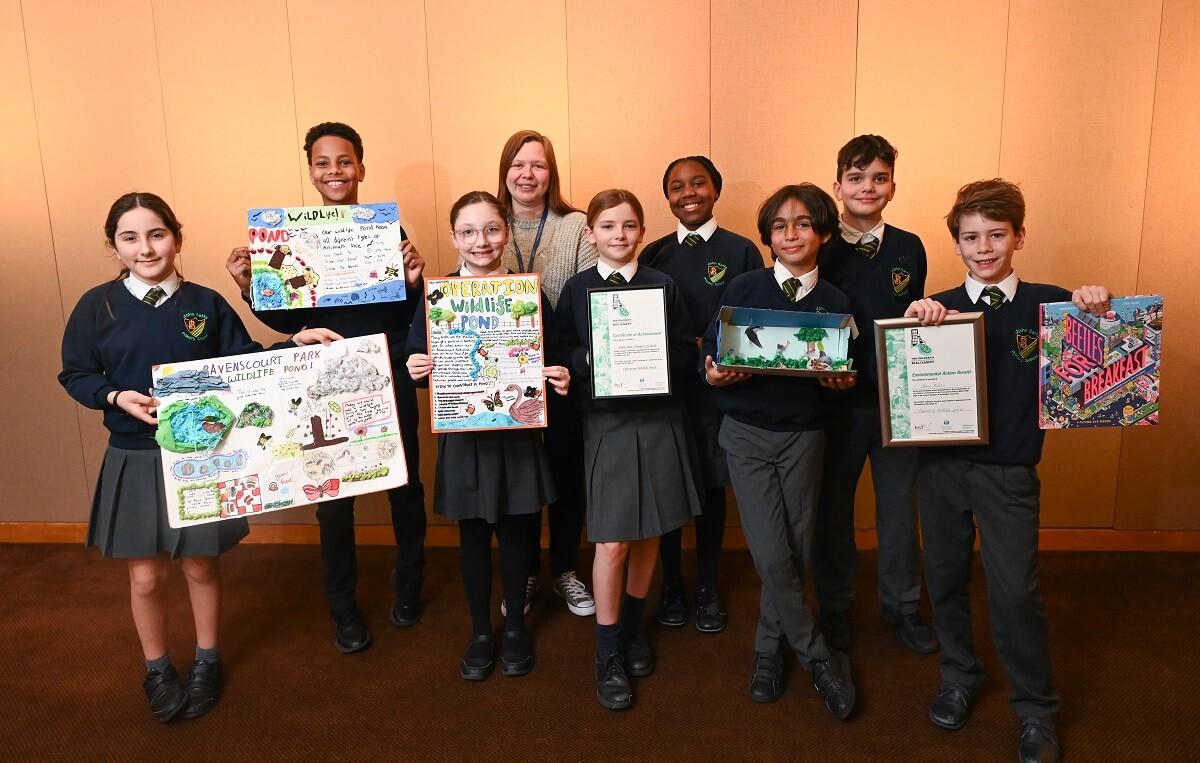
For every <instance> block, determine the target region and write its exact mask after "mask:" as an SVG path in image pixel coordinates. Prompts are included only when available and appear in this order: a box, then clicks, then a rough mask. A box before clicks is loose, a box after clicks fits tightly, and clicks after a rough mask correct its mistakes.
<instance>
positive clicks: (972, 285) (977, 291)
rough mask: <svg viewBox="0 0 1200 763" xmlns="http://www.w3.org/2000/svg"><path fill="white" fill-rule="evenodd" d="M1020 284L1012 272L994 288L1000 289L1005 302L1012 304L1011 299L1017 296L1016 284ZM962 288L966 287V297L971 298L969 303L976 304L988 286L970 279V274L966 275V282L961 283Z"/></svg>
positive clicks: (1019, 280)
mask: <svg viewBox="0 0 1200 763" xmlns="http://www.w3.org/2000/svg"><path fill="white" fill-rule="evenodd" d="M1020 282H1021V279H1019V278H1017V274H1016V272H1015V271H1014V272H1012V273H1009V274H1008V278H1005V279H1004V280H1003V281H1001V282H1000V283H998V284H995V286H998V287H1000V291H1002V292H1004V301H1005V302H1012V301H1013V298H1014V297H1016V296H1017V284H1018V283H1020ZM963 286H965V287H966V289H967V296H968V297H970V298H971V302H978V301H979V297H980V295H981V294H983V290H984V289H986V288H987V287H988V286H989V284H986V283H979V282H978V281H976V280H975V279H974V278H972V277H971V274H970V273H968V274H967V280H966V281H965V282H964V283H963ZM989 307H990V305H989Z"/></svg>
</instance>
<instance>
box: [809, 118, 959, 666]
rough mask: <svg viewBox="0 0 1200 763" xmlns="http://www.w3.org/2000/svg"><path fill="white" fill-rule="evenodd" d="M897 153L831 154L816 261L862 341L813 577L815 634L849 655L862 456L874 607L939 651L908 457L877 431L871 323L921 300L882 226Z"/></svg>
mask: <svg viewBox="0 0 1200 763" xmlns="http://www.w3.org/2000/svg"><path fill="white" fill-rule="evenodd" d="M896 154H897V151H896V149H895V147H894V146H892V144H891V143H888V141H887V140H886V139H884V138H882V137H880V136H878V135H859V136H858V137H856V138H854V139H852V140H851V141H850V142H848V143H847V144H846V145H845V146H843V147H842V149H841V150H840V151H839V152H838V157H837V181H836V182H834V184H833V193H834V196H836V197H837V198H838V200H840V201H841V202H842V213H841V217H840V218H839V228H840V231H839V234H838V235H835V236H834V237H833V240H832V241H830V242H829V248H828V251H827V252H826V253H825V254H824V255H823V257H822V260H821V277H822V278H824V279H828V280H829V281H830V282H831V283H832V284H833V285H834V286H837V287H838V288H839V289H841V290H842V291H843V292H844V293H845V294H846V296H848V297H849V298H850V302H851V304H852V305H853V312H854V321H855V323H856V324H857V325H858V328H859V332H860V333H859V336H858V338H857V340H855V342H854V347H853V349H852V353H851V354H852V355H853V356H854V358H855V361H854V362H855V367H856V368H858V370H859V384H858V386H857V387H856V389H855V390H854V391H853V392H852V393H851V394H850V395H849V396H848V400H847V401H846V403H845V404H844V405H842V406H839V407H838V408H835V409H834V413H833V414H832V415H831V417H830V423H829V426H828V428H827V430H826V434H827V441H826V445H825V453H826V456H825V469H824V474H823V479H822V485H821V505H820V510H819V511H818V515H817V530H816V536H817V542H816V552H815V557H814V577H815V582H816V591H817V601H818V602H819V604H820V607H821V614H820V618H821V629H822V631H823V632H824V633H825V635H826V637H827V638H828V639H829V640H830V641H831V642H832V643H833V644H834V645H836V646H837V647H838V648H840V649H848V648H849V646H850V626H849V622H848V619H847V611H848V610H849V608H850V604H851V602H852V601H853V599H854V572H855V566H856V556H857V550H856V548H855V544H854V494H855V490H856V488H857V487H858V480H859V476H860V475H861V474H862V470H863V466H864V464H865V463H866V460H867V457H868V456H870V459H871V480H872V482H873V483H874V486H875V529H876V534H877V535H878V538H879V546H878V552H877V556H878V562H879V604H880V609H881V610H882V614H883V618H884V619H885V620H886V621H888V622H889V623H891V624H892V625H894V626H896V628H897V633H898V635H899V637H900V640H901V642H903V643H904V645H905V646H907V647H908V648H910V649H912V650H913V651H915V652H919V653H921V654H932V653H933V652H936V651H937V640H936V639H935V638H934V634H933V631H932V630H931V629H930V628H929V626H928V625H926V624H925V623H924V621H922V620H921V617H920V615H919V614H917V605H918V603H919V602H920V599H921V568H920V559H919V552H918V550H917V507H916V474H917V452H916V450H915V449H913V448H884V447H883V442H882V440H881V437H880V429H879V390H878V386H877V384H876V381H875V379H876V370H875V332H874V331H873V329H872V327H873V324H874V321H876V320H878V319H882V318H899V317H900V316H902V315H904V311H905V309H907V308H908V306H909V303H911V302H912V301H913V300H916V299H921V297H923V296H924V294H925V274H926V262H925V247H924V246H923V245H922V244H921V239H920V238H918V237H917V236H916V235H915V234H913V233H909V232H908V231H905V230H901V229H899V228H897V227H895V226H892V225H889V224H886V223H884V222H883V210H884V208H885V207H886V206H887V204H888V202H889V201H891V199H892V196H893V195H895V193H896V180H895V167H896Z"/></svg>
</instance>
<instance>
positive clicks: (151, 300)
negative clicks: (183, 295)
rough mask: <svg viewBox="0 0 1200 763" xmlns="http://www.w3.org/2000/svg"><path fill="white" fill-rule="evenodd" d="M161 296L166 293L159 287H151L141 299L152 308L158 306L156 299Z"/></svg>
mask: <svg viewBox="0 0 1200 763" xmlns="http://www.w3.org/2000/svg"><path fill="white" fill-rule="evenodd" d="M163 294H166V291H164V290H163V288H162V287H161V286H151V287H150V291H148V292H146V296H144V297H142V301H143V302H145V303H146V304H147V305H150V307H154V306H155V305H157V304H158V298H159V297H161V296H162V295H163Z"/></svg>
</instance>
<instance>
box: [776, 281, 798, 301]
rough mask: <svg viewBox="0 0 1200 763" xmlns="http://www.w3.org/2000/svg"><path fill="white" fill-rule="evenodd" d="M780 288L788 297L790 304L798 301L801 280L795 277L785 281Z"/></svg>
mask: <svg viewBox="0 0 1200 763" xmlns="http://www.w3.org/2000/svg"><path fill="white" fill-rule="evenodd" d="M779 286H780V288H781V289H783V293H784V295H786V296H787V298H788V302H795V301H796V292H798V291H800V279H799V278H795V277H793V278H789V279H787V280H786V281H784V282H783V283H781V284H780V285H779Z"/></svg>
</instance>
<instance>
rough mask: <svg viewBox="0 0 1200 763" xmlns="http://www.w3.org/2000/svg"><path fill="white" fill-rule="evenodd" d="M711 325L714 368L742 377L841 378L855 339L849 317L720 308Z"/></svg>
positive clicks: (849, 362)
mask: <svg viewBox="0 0 1200 763" xmlns="http://www.w3.org/2000/svg"><path fill="white" fill-rule="evenodd" d="M718 317H719V318H720V321H719V323H718V324H717V356H718V357H717V363H716V365H717V367H718V368H720V369H723V370H728V371H740V372H743V373H748V374H768V375H778V376H818V377H819V376H829V377H835V376H846V375H853V374H855V373H857V372H856V371H854V370H853V369H852V368H851V366H852V365H853V364H854V361H853V359H852V358H850V357H849V351H850V339H851V338H852V337H853V336H855V335H857V329H856V328H855V326H854V317H853V316H851V315H844V314H841V313H797V312H792V311H791V310H767V309H763V308H756V307H722V308H721V310H720V312H719V313H718Z"/></svg>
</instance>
